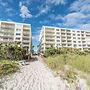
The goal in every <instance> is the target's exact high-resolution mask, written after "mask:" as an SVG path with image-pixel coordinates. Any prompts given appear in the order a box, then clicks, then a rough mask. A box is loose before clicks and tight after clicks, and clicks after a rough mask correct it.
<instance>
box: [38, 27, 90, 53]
mask: <svg viewBox="0 0 90 90" xmlns="http://www.w3.org/2000/svg"><path fill="white" fill-rule="evenodd" d="M42 37H44V38H42ZM49 47H55V48H60V47H66V48H77V49H80V50H90V32H89V31H84V30H74V29H66V28H57V27H49V26H43V27H42V30H41V33H40V46H39V51H40V52H44V51H45V49H47V48H49Z"/></svg>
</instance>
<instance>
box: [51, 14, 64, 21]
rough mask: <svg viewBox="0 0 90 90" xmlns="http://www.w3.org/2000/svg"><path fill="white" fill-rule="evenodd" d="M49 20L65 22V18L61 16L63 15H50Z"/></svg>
mask: <svg viewBox="0 0 90 90" xmlns="http://www.w3.org/2000/svg"><path fill="white" fill-rule="evenodd" d="M49 18H50V19H51V20H63V16H61V15H55V14H51V15H49Z"/></svg>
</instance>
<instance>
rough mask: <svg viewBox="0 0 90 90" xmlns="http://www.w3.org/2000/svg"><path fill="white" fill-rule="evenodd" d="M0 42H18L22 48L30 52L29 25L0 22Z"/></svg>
mask: <svg viewBox="0 0 90 90" xmlns="http://www.w3.org/2000/svg"><path fill="white" fill-rule="evenodd" d="M0 42H5V43H8V42H10V43H14V42H19V43H20V44H21V46H22V47H25V48H28V51H29V52H30V50H31V25H30V24H25V23H15V22H7V21H0Z"/></svg>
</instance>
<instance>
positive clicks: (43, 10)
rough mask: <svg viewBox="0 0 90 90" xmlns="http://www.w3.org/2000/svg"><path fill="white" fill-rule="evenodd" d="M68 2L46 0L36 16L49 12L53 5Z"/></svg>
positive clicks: (64, 0)
mask: <svg viewBox="0 0 90 90" xmlns="http://www.w3.org/2000/svg"><path fill="white" fill-rule="evenodd" d="M60 4H61V5H64V4H66V0H46V1H45V3H44V4H43V5H41V6H40V7H39V12H38V14H37V15H36V16H35V17H38V16H40V15H43V14H47V13H48V12H49V11H50V10H51V8H52V7H53V6H56V5H60Z"/></svg>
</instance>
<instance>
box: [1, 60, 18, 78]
mask: <svg viewBox="0 0 90 90" xmlns="http://www.w3.org/2000/svg"><path fill="white" fill-rule="evenodd" d="M18 69H19V65H18V63H17V62H16V61H10V60H1V61H0V76H4V75H7V74H11V73H14V72H16V71H17V70H18Z"/></svg>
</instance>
